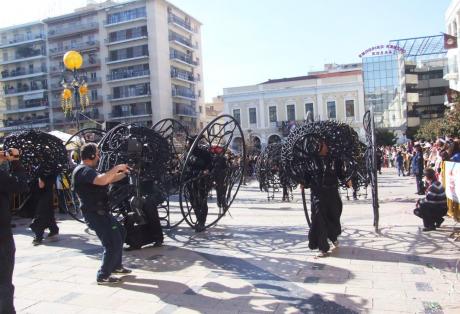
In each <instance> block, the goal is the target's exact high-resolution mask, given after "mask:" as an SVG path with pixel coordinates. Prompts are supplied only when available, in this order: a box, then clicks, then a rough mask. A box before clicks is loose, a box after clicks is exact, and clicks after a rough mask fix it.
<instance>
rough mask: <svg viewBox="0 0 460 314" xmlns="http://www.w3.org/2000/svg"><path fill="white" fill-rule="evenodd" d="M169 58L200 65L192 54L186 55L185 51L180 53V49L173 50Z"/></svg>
mask: <svg viewBox="0 0 460 314" xmlns="http://www.w3.org/2000/svg"><path fill="white" fill-rule="evenodd" d="M169 58H170V59H172V60H179V61H182V62H184V63H187V64H189V65H198V62H196V61H193V58H192V56H190V55H186V54H185V53H180V52H178V51H171V52H170V54H169Z"/></svg>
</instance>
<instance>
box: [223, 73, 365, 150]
mask: <svg viewBox="0 0 460 314" xmlns="http://www.w3.org/2000/svg"><path fill="white" fill-rule="evenodd" d="M223 99H224V112H225V113H228V114H230V115H232V116H234V117H235V118H236V119H237V120H238V121H239V122H240V124H241V127H242V129H243V132H244V135H245V139H246V143H247V144H248V145H249V147H253V148H256V149H257V148H262V147H264V146H266V145H267V144H269V143H272V142H276V141H281V140H282V139H283V138H284V137H286V136H287V135H288V134H289V131H290V129H292V128H293V127H295V126H296V125H299V124H301V123H303V121H304V120H305V119H306V117H307V112H309V111H310V112H311V113H312V115H313V117H314V119H315V120H327V119H334V120H337V121H342V122H346V123H349V124H350V125H351V126H352V127H353V128H355V129H356V131H357V132H358V134H360V136H363V130H362V118H363V115H364V112H365V110H364V92H363V79H362V72H361V65H360V64H345V65H331V64H327V65H325V69H324V71H318V72H310V73H308V75H307V76H300V77H290V78H282V79H273V80H268V81H266V82H263V83H260V84H256V85H249V86H240V87H229V88H224V94H223ZM238 142H239V140H238V139H235V140H234V146H235V147H236V145H238Z"/></svg>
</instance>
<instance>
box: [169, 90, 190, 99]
mask: <svg viewBox="0 0 460 314" xmlns="http://www.w3.org/2000/svg"><path fill="white" fill-rule="evenodd" d="M172 96H173V97H184V98H187V99H192V100H195V99H196V95H195V93H194V92H193V90H190V89H186V88H173V90H172Z"/></svg>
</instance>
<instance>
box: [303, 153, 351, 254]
mask: <svg viewBox="0 0 460 314" xmlns="http://www.w3.org/2000/svg"><path fill="white" fill-rule="evenodd" d="M317 162H318V165H319V169H318V172H319V173H318V174H317V176H315V177H314V178H315V179H314V180H315V182H311V207H312V209H311V212H312V216H311V219H312V224H311V228H310V231H309V232H308V241H309V243H308V247H309V248H310V249H312V250H314V249H319V250H320V251H322V252H327V251H329V248H330V246H329V243H328V239H329V240H331V241H332V242H335V241H337V237H338V236H339V235H340V233H341V232H342V229H341V226H340V216H341V215H342V200H341V199H340V194H339V191H338V179H343V178H344V176H343V174H342V173H341V164H340V162H339V161H337V160H333V159H331V158H329V157H320V158H319V160H318V161H317Z"/></svg>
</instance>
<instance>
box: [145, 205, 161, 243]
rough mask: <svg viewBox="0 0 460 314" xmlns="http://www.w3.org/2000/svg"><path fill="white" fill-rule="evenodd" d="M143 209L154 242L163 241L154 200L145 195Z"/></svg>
mask: <svg viewBox="0 0 460 314" xmlns="http://www.w3.org/2000/svg"><path fill="white" fill-rule="evenodd" d="M143 210H144V213H145V215H146V216H147V220H148V224H149V226H150V230H151V232H152V235H153V238H154V239H155V242H161V243H163V240H164V236H163V228H162V227H161V222H160V215H158V208H157V204H155V201H154V200H153V199H152V198H150V197H147V199H146V202H145V204H144V208H143Z"/></svg>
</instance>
